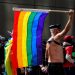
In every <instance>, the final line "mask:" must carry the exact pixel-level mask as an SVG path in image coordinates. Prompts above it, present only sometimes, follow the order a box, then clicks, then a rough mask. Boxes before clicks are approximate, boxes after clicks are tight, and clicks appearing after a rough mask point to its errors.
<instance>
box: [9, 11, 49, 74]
mask: <svg viewBox="0 0 75 75" xmlns="http://www.w3.org/2000/svg"><path fill="white" fill-rule="evenodd" d="M47 15H48V13H47V12H42V11H39V12H37V11H36V12H35V11H14V23H13V24H14V25H13V36H12V38H13V42H12V50H11V51H10V60H11V66H12V68H13V73H14V75H16V69H17V68H22V67H28V66H37V65H40V64H42V33H43V29H44V22H45V19H46V17H47Z"/></svg>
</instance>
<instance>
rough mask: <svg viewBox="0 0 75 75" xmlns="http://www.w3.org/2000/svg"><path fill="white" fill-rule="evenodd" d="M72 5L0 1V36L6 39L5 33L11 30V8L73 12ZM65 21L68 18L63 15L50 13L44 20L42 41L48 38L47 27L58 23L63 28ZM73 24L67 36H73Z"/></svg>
mask: <svg viewBox="0 0 75 75" xmlns="http://www.w3.org/2000/svg"><path fill="white" fill-rule="evenodd" d="M74 3H75V0H0V35H2V36H4V37H7V38H8V34H7V31H8V30H9V31H12V29H13V16H14V15H13V10H12V8H13V7H18V8H19V7H22V8H38V9H61V10H69V9H74V10H75V4H74ZM67 19H68V17H67V14H65V13H50V14H49V15H48V16H47V18H46V20H45V24H44V26H45V29H44V31H43V33H44V34H43V39H44V40H47V39H48V37H49V36H50V35H49V30H48V25H50V24H56V23H59V24H61V25H62V28H63V27H64V25H65V24H66V22H67ZM74 19H75V17H74ZM74 24H75V22H74V23H73V26H72V28H71V30H70V31H69V33H68V34H71V35H75V31H74V29H75V25H74Z"/></svg>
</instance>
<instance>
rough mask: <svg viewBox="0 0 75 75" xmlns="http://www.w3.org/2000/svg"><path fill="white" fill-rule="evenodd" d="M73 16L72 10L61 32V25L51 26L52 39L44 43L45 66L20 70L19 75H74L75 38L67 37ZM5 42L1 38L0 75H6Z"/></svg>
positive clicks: (18, 70)
mask: <svg viewBox="0 0 75 75" xmlns="http://www.w3.org/2000/svg"><path fill="white" fill-rule="evenodd" d="M73 16H74V11H73V10H70V11H69V13H68V21H67V23H66V25H65V27H64V29H63V30H61V25H60V24H54V25H50V26H49V29H50V32H51V37H50V38H49V39H48V40H47V42H46V41H43V42H42V50H43V56H42V57H43V64H40V65H38V66H32V67H31V66H30V67H26V68H25V67H23V68H18V69H17V74H18V75H74V73H75V48H74V47H75V42H74V39H75V38H74V36H71V35H66V34H67V33H68V31H69V30H70V28H71V26H72V23H73ZM10 35H11V33H10ZM11 38H12V36H11ZM62 40H63V41H62ZM5 42H6V41H4V38H2V37H0V75H4V74H2V73H3V72H4V55H3V54H4V45H5ZM1 57H2V58H1Z"/></svg>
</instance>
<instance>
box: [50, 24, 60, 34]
mask: <svg viewBox="0 0 75 75" xmlns="http://www.w3.org/2000/svg"><path fill="white" fill-rule="evenodd" d="M49 29H50V32H51V33H54V34H57V33H59V32H60V31H61V25H60V24H54V25H50V26H49Z"/></svg>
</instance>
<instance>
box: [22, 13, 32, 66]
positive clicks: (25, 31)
mask: <svg viewBox="0 0 75 75" xmlns="http://www.w3.org/2000/svg"><path fill="white" fill-rule="evenodd" d="M30 14H31V12H26V14H25V16H24V20H23V29H22V55H23V56H22V57H23V66H24V67H27V66H28V61H27V49H26V39H27V23H28V18H29V16H30Z"/></svg>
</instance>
